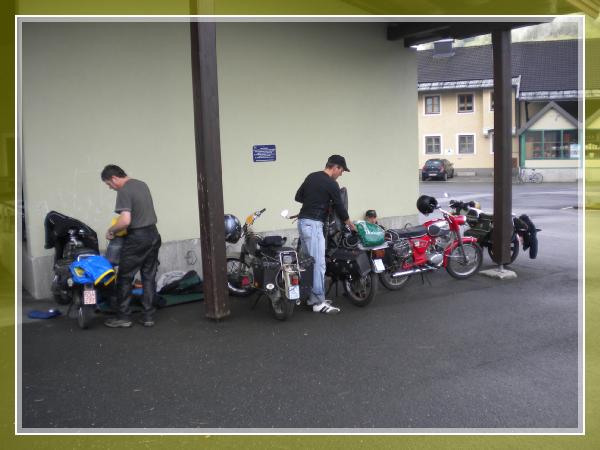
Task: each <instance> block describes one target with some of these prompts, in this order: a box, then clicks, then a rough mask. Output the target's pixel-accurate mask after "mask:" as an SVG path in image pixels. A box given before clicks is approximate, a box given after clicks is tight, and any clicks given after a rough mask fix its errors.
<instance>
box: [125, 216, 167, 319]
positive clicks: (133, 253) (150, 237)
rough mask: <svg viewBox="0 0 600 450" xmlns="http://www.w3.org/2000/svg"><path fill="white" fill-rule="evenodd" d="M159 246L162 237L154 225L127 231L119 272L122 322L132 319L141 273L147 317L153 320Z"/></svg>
mask: <svg viewBox="0 0 600 450" xmlns="http://www.w3.org/2000/svg"><path fill="white" fill-rule="evenodd" d="M160 245H161V239H160V234H158V230H157V228H156V226H155V225H152V226H149V227H144V228H138V229H134V230H128V231H127V236H126V237H125V241H124V242H123V247H122V249H121V256H120V260H119V270H118V272H117V313H118V317H119V318H120V319H129V316H130V315H131V308H130V302H131V289H132V284H133V278H134V277H135V274H136V273H137V272H138V270H139V271H140V272H141V274H142V286H143V289H144V294H143V299H142V305H143V307H144V318H145V319H147V320H150V319H152V314H154V311H155V309H154V297H155V296H156V271H157V269H158V249H159V248H160Z"/></svg>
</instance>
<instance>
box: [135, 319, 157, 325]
mask: <svg viewBox="0 0 600 450" xmlns="http://www.w3.org/2000/svg"><path fill="white" fill-rule="evenodd" d="M138 322H139V323H141V324H142V325H144V326H145V327H153V326H154V320H152V319H140V320H139V321H138Z"/></svg>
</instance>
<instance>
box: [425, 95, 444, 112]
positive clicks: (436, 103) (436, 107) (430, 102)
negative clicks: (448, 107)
mask: <svg viewBox="0 0 600 450" xmlns="http://www.w3.org/2000/svg"><path fill="white" fill-rule="evenodd" d="M439 113H440V96H439V95H428V96H426V97H425V114H439Z"/></svg>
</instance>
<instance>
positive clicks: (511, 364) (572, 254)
mask: <svg viewBox="0 0 600 450" xmlns="http://www.w3.org/2000/svg"><path fill="white" fill-rule="evenodd" d="M517 189H518V190H517ZM421 190H422V192H423V193H428V194H430V195H433V194H434V195H437V196H439V197H440V198H443V199H449V198H461V199H467V198H468V197H469V196H472V197H476V199H478V200H479V201H481V202H482V205H483V206H485V204H486V203H485V202H490V203H491V200H490V199H491V197H490V196H488V194H490V193H491V192H492V189H491V185H490V184H489V183H482V182H479V183H476V182H468V183H456V182H455V183H435V182H425V183H422V184H421ZM446 191H448V192H447V193H448V194H449V196H448V197H443V192H446ZM513 193H514V194H515V200H514V202H513V207H515V208H516V209H518V210H523V212H527V213H528V214H529V215H530V216H531V217H532V219H533V220H534V222H535V223H536V225H538V226H539V227H540V228H542V229H543V231H542V232H541V233H540V234H539V241H540V252H539V256H538V258H537V259H535V260H532V259H530V258H529V256H528V255H527V253H522V254H520V255H519V257H518V258H517V260H516V261H515V263H514V264H512V265H511V266H510V268H511V269H512V270H514V271H515V272H517V274H518V278H517V279H515V280H505V281H499V280H496V279H491V278H488V277H485V276H482V275H479V274H477V275H475V276H473V277H472V278H469V279H467V280H460V281H459V280H455V279H453V278H451V277H450V276H449V275H448V274H447V273H446V272H445V271H438V272H435V273H432V274H429V275H427V276H426V277H424V278H423V279H422V278H421V277H420V276H413V277H412V278H411V279H410V281H409V282H408V283H407V285H406V286H405V287H404V288H403V289H402V290H400V291H397V292H390V291H386V290H385V289H384V288H383V287H380V290H379V292H378V295H377V296H376V298H375V299H374V300H373V302H372V303H371V304H370V305H368V306H367V307H364V308H359V307H356V306H353V305H352V304H351V303H350V302H349V301H348V300H347V299H345V298H344V296H343V295H342V293H341V290H340V293H339V294H340V295H339V296H338V297H337V298H336V302H337V304H339V305H340V306H341V308H342V312H341V313H340V314H339V315H337V316H326V315H320V314H315V313H313V312H310V311H305V310H297V311H295V313H294V316H293V317H292V318H291V319H290V320H289V321H286V322H278V321H276V320H275V319H273V318H272V317H271V316H270V314H269V311H268V308H267V304H266V302H265V301H264V300H262V301H261V302H259V304H258V305H257V307H256V308H255V309H252V308H251V305H252V300H251V299H244V298H235V297H232V298H231V299H230V306H231V310H232V314H231V317H230V318H228V319H226V320H223V321H220V322H213V321H210V320H208V319H206V318H205V317H204V304H203V303H202V302H199V303H190V304H186V305H179V306H173V307H169V308H164V309H161V310H160V311H159V312H158V313H157V315H156V320H157V322H156V326H155V327H153V328H144V327H142V326H133V327H132V328H130V329H109V328H106V327H104V326H103V325H102V320H103V317H102V316H101V315H98V317H97V318H96V319H95V322H94V324H93V326H92V328H91V329H89V330H80V329H79V328H78V327H77V324H76V321H75V320H74V319H69V318H67V317H65V316H64V315H63V316H62V317H59V318H55V319H49V320H32V319H28V318H26V317H25V315H26V313H27V312H28V311H29V310H31V309H45V308H50V307H56V305H55V304H54V303H52V302H51V301H36V300H33V299H31V297H30V296H29V295H28V294H27V293H26V292H24V293H23V299H22V303H23V309H22V314H23V319H22V324H21V327H20V341H21V344H20V350H21V367H20V372H21V376H20V388H21V391H20V405H21V408H20V413H21V419H20V422H19V425H20V426H21V427H22V431H24V432H28V431H40V430H43V431H51V432H52V431H65V430H68V431H74V430H84V431H99V432H102V431H124V432H131V431H133V430H140V431H144V430H146V431H148V429H153V430H163V431H174V432H180V431H198V432H216V431H220V432H228V431H243V432H254V431H262V432H265V431H266V432H290V431H292V432H304V431H307V432H308V431H311V432H327V433H329V432H371V431H372V432H381V431H397V432H414V431H419V430H423V431H427V432H431V431H450V432H452V431H464V430H473V429H476V430H480V431H490V432H497V431H503V430H507V429H508V430H510V431H513V430H526V431H540V430H550V431H552V432H577V431H578V429H579V427H581V425H582V423H581V417H580V406H581V405H580V402H579V396H580V376H579V370H578V369H579V367H580V364H581V359H580V357H579V348H580V343H581V336H580V334H579V312H580V306H581V303H580V302H581V299H580V298H579V296H578V293H579V288H580V273H579V270H580V266H579V264H578V263H579V261H581V257H580V252H579V251H578V248H579V246H578V244H579V243H580V241H581V239H580V238H579V234H578V229H579V225H580V222H579V210H578V209H576V208H573V206H577V204H578V201H579V200H578V197H577V185H576V184H570V183H557V184H556V185H552V184H548V183H544V184H542V185H522V186H517V187H515V190H514V191H513ZM492 267H494V265H493V263H492V262H491V260H490V258H489V256H487V254H486V255H485V256H484V266H483V268H492ZM62 309H63V311H65V308H62Z"/></svg>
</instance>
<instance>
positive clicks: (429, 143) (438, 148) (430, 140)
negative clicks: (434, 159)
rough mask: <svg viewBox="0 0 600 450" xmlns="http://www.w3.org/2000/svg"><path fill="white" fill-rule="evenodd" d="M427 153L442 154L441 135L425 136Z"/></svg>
mask: <svg viewBox="0 0 600 450" xmlns="http://www.w3.org/2000/svg"><path fill="white" fill-rule="evenodd" d="M425 154H426V155H441V154H442V138H441V136H425Z"/></svg>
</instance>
